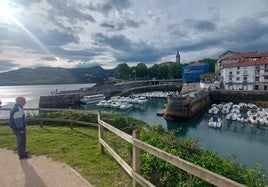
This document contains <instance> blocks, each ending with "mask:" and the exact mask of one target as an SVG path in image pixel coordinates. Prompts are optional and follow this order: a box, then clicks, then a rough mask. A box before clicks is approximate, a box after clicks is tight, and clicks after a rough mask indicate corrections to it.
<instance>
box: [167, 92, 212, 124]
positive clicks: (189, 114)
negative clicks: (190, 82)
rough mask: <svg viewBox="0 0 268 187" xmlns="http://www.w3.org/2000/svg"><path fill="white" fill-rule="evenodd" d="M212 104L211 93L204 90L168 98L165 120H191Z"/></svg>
mask: <svg viewBox="0 0 268 187" xmlns="http://www.w3.org/2000/svg"><path fill="white" fill-rule="evenodd" d="M210 103H211V101H210V96H209V93H208V92H207V91H204V90H201V91H198V92H193V93H189V94H185V95H178V96H168V98H167V108H166V110H165V113H164V118H165V119H171V120H176V121H184V120H189V119H192V118H193V117H194V116H195V115H197V114H198V113H199V112H201V111H202V110H203V109H204V108H205V107H206V106H207V105H208V104H210Z"/></svg>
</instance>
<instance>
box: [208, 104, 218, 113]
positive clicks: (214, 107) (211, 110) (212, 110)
mask: <svg viewBox="0 0 268 187" xmlns="http://www.w3.org/2000/svg"><path fill="white" fill-rule="evenodd" d="M218 112H219V108H218V107H216V106H213V107H212V108H210V109H209V110H208V113H209V114H218Z"/></svg>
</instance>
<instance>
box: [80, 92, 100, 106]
mask: <svg viewBox="0 0 268 187" xmlns="http://www.w3.org/2000/svg"><path fill="white" fill-rule="evenodd" d="M104 99H105V95H104V94H96V95H86V96H84V97H83V98H82V99H80V102H81V103H82V104H92V103H98V102H100V101H101V100H104Z"/></svg>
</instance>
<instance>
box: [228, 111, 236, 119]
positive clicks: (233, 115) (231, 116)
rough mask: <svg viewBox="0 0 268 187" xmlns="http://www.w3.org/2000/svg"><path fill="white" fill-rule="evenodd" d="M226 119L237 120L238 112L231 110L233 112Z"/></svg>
mask: <svg viewBox="0 0 268 187" xmlns="http://www.w3.org/2000/svg"><path fill="white" fill-rule="evenodd" d="M226 119H227V120H232V121H236V119H237V114H236V113H233V112H231V113H229V114H227V116H226Z"/></svg>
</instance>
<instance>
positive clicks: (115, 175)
mask: <svg viewBox="0 0 268 187" xmlns="http://www.w3.org/2000/svg"><path fill="white" fill-rule="evenodd" d="M105 139H106V140H107V141H109V140H111V146H112V147H116V149H117V150H118V151H119V152H120V154H121V155H122V156H124V157H125V158H128V160H130V156H129V153H128V151H127V150H124V149H126V148H127V147H126V144H127V143H125V142H123V141H121V140H118V138H115V136H114V135H112V134H111V133H109V132H107V133H106V134H105ZM123 144H124V146H121V145H123ZM0 147H1V148H8V149H11V150H14V151H15V150H16V140H15V136H14V134H13V133H12V131H11V129H10V128H9V127H8V126H0ZM27 150H29V151H30V152H31V154H33V155H46V156H48V157H51V158H52V159H53V160H56V161H60V162H64V163H66V164H68V165H69V166H71V167H72V168H74V169H75V170H76V171H78V172H79V173H80V174H81V175H82V176H83V177H84V178H85V179H87V180H88V181H89V182H90V183H92V184H93V185H95V186H111V184H112V186H131V185H132V180H131V179H130V177H129V176H128V175H127V173H126V172H125V171H124V170H123V169H122V168H121V166H120V165H119V164H117V162H116V161H115V160H114V159H113V158H112V157H111V156H110V155H109V154H108V153H107V154H101V152H100V149H99V143H98V131H97V129H96V128H93V127H80V126H78V127H75V128H74V130H71V129H70V128H69V127H67V126H60V127H57V126H44V127H43V128H40V127H39V126H28V128H27Z"/></svg>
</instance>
